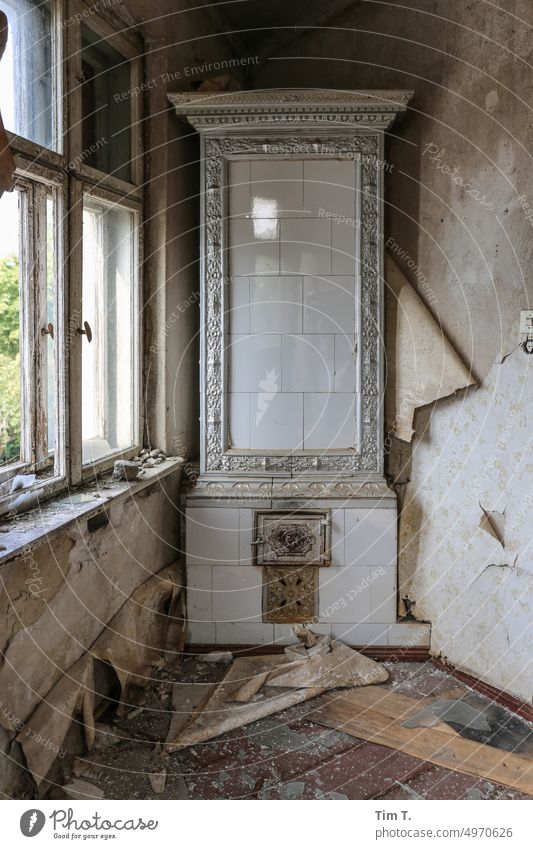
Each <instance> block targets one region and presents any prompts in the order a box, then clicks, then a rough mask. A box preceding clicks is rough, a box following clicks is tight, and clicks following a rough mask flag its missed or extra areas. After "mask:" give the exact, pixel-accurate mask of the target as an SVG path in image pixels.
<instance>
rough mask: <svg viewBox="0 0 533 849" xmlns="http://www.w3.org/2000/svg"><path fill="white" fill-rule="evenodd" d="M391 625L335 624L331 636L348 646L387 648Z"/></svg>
mask: <svg viewBox="0 0 533 849" xmlns="http://www.w3.org/2000/svg"><path fill="white" fill-rule="evenodd" d="M389 628H390V625H386V624H382V625H378V624H376V625H351V624H346V623H344V624H342V623H335V624H333V625H332V626H331V636H332V637H333V638H334V639H336V640H340V641H341V642H343V643H346V644H347V645H348V646H386V645H388V638H389Z"/></svg>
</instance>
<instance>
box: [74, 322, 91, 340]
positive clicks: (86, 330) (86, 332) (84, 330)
mask: <svg viewBox="0 0 533 849" xmlns="http://www.w3.org/2000/svg"><path fill="white" fill-rule="evenodd" d="M76 333H79V334H80V336H86V337H87V342H92V341H93V332H92V330H91V325H90V324H89V322H88V321H84V322H83V327H77V328H76Z"/></svg>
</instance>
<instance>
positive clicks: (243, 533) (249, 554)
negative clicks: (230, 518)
mask: <svg viewBox="0 0 533 849" xmlns="http://www.w3.org/2000/svg"><path fill="white" fill-rule="evenodd" d="M253 539H254V511H253V510H249V509H248V508H246V507H241V508H240V510H239V552H240V562H241V566H252V564H253V550H252V542H253Z"/></svg>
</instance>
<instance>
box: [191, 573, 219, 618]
mask: <svg viewBox="0 0 533 849" xmlns="http://www.w3.org/2000/svg"><path fill="white" fill-rule="evenodd" d="M212 618H213V617H212V615H211V566H193V567H192V568H190V569H187V620H188V622H211V621H212Z"/></svg>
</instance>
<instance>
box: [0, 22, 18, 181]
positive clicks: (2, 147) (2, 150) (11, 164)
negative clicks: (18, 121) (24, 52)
mask: <svg viewBox="0 0 533 849" xmlns="http://www.w3.org/2000/svg"><path fill="white" fill-rule="evenodd" d="M6 44H7V17H6V15H5V14H4V12H0V61H1V60H2V56H3V55H4V50H5V49H6ZM14 173H15V160H14V158H13V154H12V153H11V151H10V149H9V143H8V140H7V135H6V131H5V129H4V122H3V121H2V115H1V114H0V197H2V195H3V193H4V192H9V191H11V189H12V188H13V186H14V181H13V174H14Z"/></svg>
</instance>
